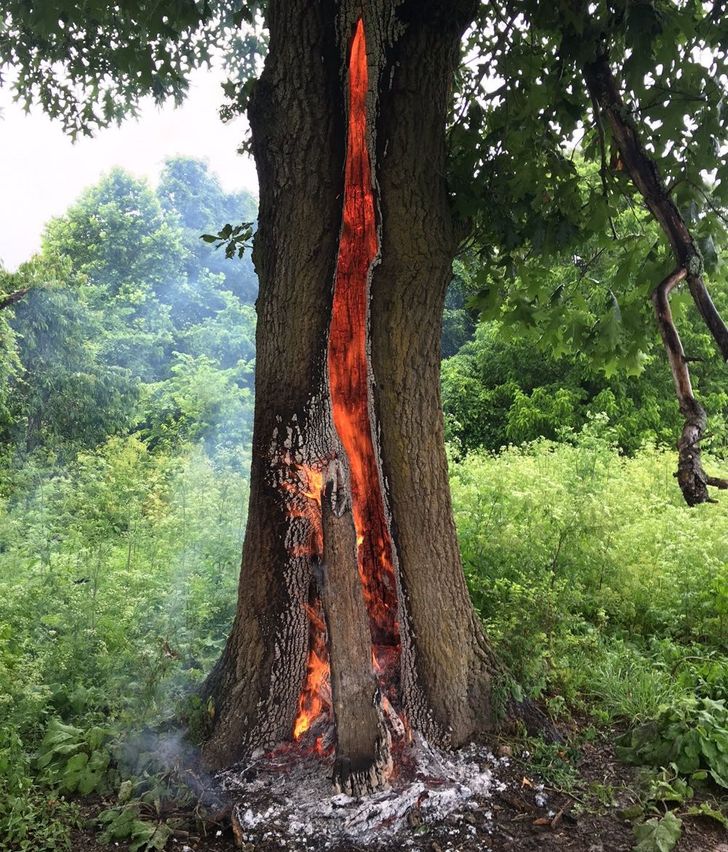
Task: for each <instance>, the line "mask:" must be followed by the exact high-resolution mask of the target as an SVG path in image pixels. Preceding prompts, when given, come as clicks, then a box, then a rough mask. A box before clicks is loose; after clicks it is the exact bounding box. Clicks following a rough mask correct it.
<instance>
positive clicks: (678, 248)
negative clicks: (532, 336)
mask: <svg viewBox="0 0 728 852" xmlns="http://www.w3.org/2000/svg"><path fill="white" fill-rule="evenodd" d="M584 79H585V81H586V85H587V89H588V90H589V94H590V96H591V98H592V103H593V104H594V109H595V113H596V115H595V119H596V120H597V121H598V122H600V121H601V118H600V116H599V114H598V113H599V112H600V111H601V113H602V115H604V116H605V117H606V119H607V122H608V125H609V129H610V132H611V135H612V140H613V142H614V144H615V146H616V148H617V150H618V151H619V154H620V157H621V159H622V162H623V163H624V166H625V168H626V170H627V172H628V174H629V176H630V178H631V180H632V182H633V183H634V185H635V186H636V187H637V189H638V190H639V192H640V194H641V195H642V197H643V199H644V201H645V204H646V205H647V208H648V209H649V210H650V212H651V213H652V215H653V216H654V217H655V219H656V220H657V222H658V224H659V225H660V227H661V228H662V230H663V232H664V234H665V236H666V237H667V239H668V241H669V243H670V247H671V248H672V251H673V254H674V256H675V260H676V263H677V271H676V272H675V273H673V275H671V276H669V277H668V279H666V281H664V282H662V283H661V284H660V285H658V286H657V287H656V288H655V290H654V292H653V294H652V301H653V304H654V306H655V311H656V318H657V322H658V327H659V329H660V334H661V336H662V339H663V343H664V345H665V349H666V351H667V355H668V360H669V362H670V368H671V370H672V375H673V380H674V382H675V389H676V392H677V398H678V403H679V405H680V412H681V413H682V415H683V417H684V418H685V426H684V428H683V432H682V435H681V438H680V440H679V442H678V453H679V462H678V471H677V474H676V476H677V479H678V483H679V485H680V488H681V491H682V494H683V497H684V498H685V502H686V503H687V504H688V505H689V506H694V505H697V504H699V503H705V502H707V501H709V500H710V494H709V492H708V486H709V485H713V486H716V487H718V488H723V487H725V485H724V484H723V483H725V480H722V479H718V478H716V477H710V476H707V474H706V473H705V472H704V471H703V468H702V463H701V459H700V441H701V440H702V438H703V436H704V433H705V427H706V420H707V418H706V414H705V410H704V409H703V407H702V406H701V405H700V403H699V402H698V401H697V400H696V399H695V397H694V395H693V392H692V387H691V386H690V377H689V372H688V367H687V360H686V358H685V354H684V352H683V351H682V345H681V344H680V338H679V336H678V334H677V330H676V329H675V326H674V323H673V322H672V316H671V314H670V307H669V301H668V296H669V293H670V291H671V290H672V289H673V288H674V287H675V286H676V285H677V284H678V283H679V282H680V281H682V280H686V281H687V284H688V288H689V290H690V294H691V295H692V297H693V301H694V302H695V306H696V307H697V309H698V312H699V313H700V316H701V317H702V319H703V322H704V323H705V325H706V326H707V328H708V330H709V331H710V333H711V335H712V336H713V339H714V340H715V343H716V345H717V346H718V349H719V350H720V353H721V355H722V357H723V360H724V361H728V327H726V325H725V323H724V322H723V319H722V318H721V316H720V314H719V313H718V310H717V309H716V307H715V305H714V304H713V300H712V299H711V297H710V293H709V292H708V288H707V287H706V285H705V281H704V280H703V259H702V256H701V254H700V250H699V249H698V246H697V245H696V243H695V240H694V239H693V236H692V234H691V233H690V229H689V228H688V226H687V223H686V222H685V219H684V218H683V216H682V214H681V213H680V211H679V209H678V208H677V205H676V204H675V202H674V201H673V200H672V198H671V197H670V193H669V192H668V190H667V187H666V186H665V183H664V181H663V180H662V178H661V176H660V173H659V170H658V168H657V164H656V163H655V161H654V159H653V158H652V157H651V156H650V154H649V153H648V152H647V151H646V150H645V147H644V145H643V144H642V140H641V138H640V135H639V132H638V130H637V127H636V126H635V124H634V121H633V120H632V118H631V116H630V113H629V110H628V108H627V106H626V105H625V103H624V101H623V100H622V96H621V94H620V92H619V88H618V86H617V81H616V80H615V78H614V75H613V73H612V69H611V67H610V64H609V56H608V54H607V53H605V52H601V53H600V54H599V55H598V56H597V57H596V59H595V60H594V62H591V63H588V64H587V65H586V66H585V67H584ZM668 282H670V283H669V286H668Z"/></svg>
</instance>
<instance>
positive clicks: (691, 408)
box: [652, 267, 728, 506]
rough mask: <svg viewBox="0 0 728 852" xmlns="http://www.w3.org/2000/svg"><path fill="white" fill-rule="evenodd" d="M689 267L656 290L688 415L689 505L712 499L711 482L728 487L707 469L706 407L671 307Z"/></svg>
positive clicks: (684, 443) (680, 472) (681, 473)
mask: <svg viewBox="0 0 728 852" xmlns="http://www.w3.org/2000/svg"><path fill="white" fill-rule="evenodd" d="M687 275H688V272H687V269H685V267H680V268H679V269H676V270H675V271H674V272H672V273H670V275H668V276H667V278H665V280H664V281H662V282H661V283H660V284H658V285H657V287H655V289H654V290H653V292H652V304H653V305H654V308H655V317H656V318H657V325H658V327H659V329H660V335H661V336H662V342H663V343H664V344H665V350H666V352H667V358H668V361H669V362H670V369H671V371H672V378H673V382H674V383H675V392H676V394H677V400H678V403H679V405H680V413H681V414H682V415H683V417H684V418H685V425H684V426H683V430H682V434H681V435H680V440H679V441H678V445H677V449H678V467H677V473H676V476H677V481H678V483H679V485H680V490H681V491H682V493H683V497H684V498H685V502H686V503H687V504H688V505H689V506H695V505H697V504H698V503H707V502H711V497H710V495H709V493H708V486H709V485H712V486H713V487H714V488H728V480H725V479H720V478H718V477H715V476H708V475H707V474H706V473H705V471H704V470H703V465H702V461H701V458H700V455H701V451H700V441H701V440H702V439H703V438H704V437H705V426H706V421H707V418H706V415H705V409H704V408H703V407H702V405H700V403H699V402H698V401H697V400H696V399H695V396H694V395H693V388H692V384H691V382H690V371H689V369H688V360H689V359H688V358H686V356H685V352H684V350H683V346H682V341H681V340H680V335H679V334H678V331H677V328H676V327H675V322H674V320H673V318H672V311H671V310H670V293H672V291H673V290H674V289H675V287H677V285H678V284H679V283H680V282H681V281H684V280H685V279H686V278H687Z"/></svg>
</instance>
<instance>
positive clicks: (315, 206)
mask: <svg viewBox="0 0 728 852" xmlns="http://www.w3.org/2000/svg"><path fill="white" fill-rule="evenodd" d="M475 7H476V4H475V3H474V2H472V0H468V2H463V1H462V0H459V2H456V3H454V4H452V3H450V4H445V3H444V2H432V0H425V2H415V0H406V2H403V3H400V4H394V3H392V2H391V0H366V2H363V3H360V2H354V0H341V2H338V3H335V2H333V0H315V1H314V0H287V2H286V0H270V2H269V4H268V24H269V30H270V45H269V54H268V57H267V59H266V63H265V69H264V71H263V74H262V76H261V78H260V80H259V81H258V83H257V86H256V89H255V92H254V95H253V98H252V102H251V107H250V123H251V129H252V134H253V150H254V153H255V157H256V162H257V166H258V172H259V179H260V215H259V228H258V232H257V235H256V241H255V249H254V260H255V264H256V268H257V271H258V275H259V278H260V295H259V298H258V305H257V309H258V328H257V360H256V405H255V421H254V434H253V463H252V471H251V489H250V511H249V519H248V526H247V530H246V537H245V544H244V549H243V565H242V571H241V578H240V587H239V597H238V608H237V614H236V618H235V622H234V624H233V628H232V631H231V633H230V636H229V639H228V642H227V646H226V649H225V651H224V654H223V656H222V657H221V659H220V661H219V662H218V664H217V666H216V667H215V669H214V670H213V672H212V673H211V675H210V677H209V679H208V681H207V683H206V685H205V687H204V691H203V692H204V696H205V698H207V699H209V701H210V704H211V706H212V707H213V710H214V717H213V720H212V727H211V731H210V734H209V737H208V739H207V741H206V743H205V745H204V750H203V753H204V755H205V757H206V760H207V762H208V763H209V764H210V765H211V766H213V767H220V766H224V765H230V764H231V763H233V762H234V761H235V760H237V759H239V758H241V757H243V756H244V755H245V754H246V753H248V752H250V751H252V750H254V749H256V748H259V747H263V748H271V747H273V746H275V745H276V744H277V743H279V742H281V741H284V740H288V739H290V738H291V735H292V730H293V725H294V719H296V714H297V708H298V707H299V699H300V696H301V695H302V691H303V690H305V689H306V688H308V685H309V683H310V672H311V666H310V665H309V666H308V667H307V660H309V662H310V661H311V656H310V655H311V653H312V648H313V646H312V637H313V638H314V639H315V637H316V631H315V625H314V628H311V629H309V628H310V626H311V625H313V624H314V621H315V620H312V621H311V623H309V615H308V613H310V612H311V611H312V604H315V605H316V607H318V608H320V609H321V610H322V611H323V614H324V617H325V620H326V622H327V626H328V630H327V631H326V632H327V635H326V637H325V642H326V645H327V650H328V657H329V660H330V669H331V684H332V697H333V717H334V723H335V726H336V741H337V761H336V765H335V777H336V781H337V782H338V783H339V785H340V786H341V787H342V788H344V789H347V790H349V791H353V792H355V793H358V792H365V791H366V790H368V789H373V788H374V787H376V786H377V785H379V784H381V783H383V781H384V778H385V776H386V768H387V759H388V748H387V733H386V731H385V730H384V728H383V716H384V715H385V714H383V712H382V710H381V709H380V707H379V703H378V694H381V700H382V701H384V702H385V705H386V709H387V714H386V715H390V716H391V715H392V714H393V713H394V711H393V710H392V709H391V706H390V704H391V705H392V706H394V708H395V710H396V711H397V712H398V713H400V714H401V716H402V717H403V719H404V722H406V723H407V724H408V725H409V726H410V727H411V728H414V729H417V730H419V731H420V732H421V733H423V734H424V735H426V736H427V737H429V738H430V739H432V740H434V741H437V742H440V743H444V744H454V745H458V744H460V743H462V742H464V741H465V740H466V739H468V738H470V737H472V736H474V735H475V734H477V733H478V732H480V731H483V730H486V729H489V728H491V727H492V726H493V723H494V718H493V708H492V702H491V697H490V696H491V676H492V674H493V672H494V671H495V670H496V664H495V662H494V660H493V658H492V655H491V653H490V651H489V648H488V645H487V642H486V640H485V637H484V635H483V632H482V629H481V627H480V624H479V621H478V618H477V616H476V614H475V612H474V610H473V608H472V605H471V603H470V600H469V597H468V592H467V588H466V585H465V579H464V576H463V572H462V568H461V564H460V558H459V552H458V546H457V539H456V535H455V526H454V522H453V517H452V508H451V504H450V496H449V487H448V478H447V462H446V457H445V449H444V437H443V435H444V429H443V420H442V412H441V407H440V396H439V360H440V359H439V355H440V352H439V341H440V325H441V317H442V309H443V304H444V297H445V291H446V287H447V284H448V282H449V279H450V274H451V263H452V258H453V254H454V250H455V248H456V246H455V239H454V237H453V228H452V223H451V221H450V212H449V206H448V198H447V190H446V186H445V181H444V177H443V174H444V163H445V120H446V114H447V107H448V98H449V92H450V86H451V83H452V75H453V73H454V70H455V68H456V64H457V59H458V52H459V46H460V39H461V35H462V32H463V30H464V28H465V26H466V25H467V23H468V21H469V19H470V16H471V15H472V14H474V11H475ZM360 18H361V19H362V21H363V24H362V26H363V30H364V32H365V33H366V66H367V75H366V79H367V81H368V82H367V83H366V85H367V88H366V92H365V106H366V124H365V127H364V128H361V127H359V130H357V131H355V130H353V129H352V125H351V119H352V105H353V104H354V97H355V95H354V92H353V90H352V89H351V88H347V86H348V83H349V82H350V78H351V74H352V69H351V68H350V67H348V66H347V62H348V61H349V52H350V49H351V45H352V38H353V36H354V34H355V32H356V30H357V28H358V27H359V26H360V25H359V24H358V23H357V22H358V21H359V19H360ZM347 117H348V119H349V121H350V123H349V126H348V142H349V145H348V148H347ZM357 120H358V119H357ZM360 131H361V132H362V133H363V134H364V135H363V137H362V138H363V139H364V140H365V143H364V144H366V147H367V152H366V156H365V158H364V160H361V162H360V165H361V164H363V165H362V167H361V168H360V167H359V166H357V168H356V169H352V168H351V164H352V160H351V156H352V146H351V140H352V134H353V133H354V132H357V133H358V132H360ZM359 153H360V154H361V151H360V152H359ZM367 159H368V167H367V162H366V160H367ZM345 166H346V168H345ZM354 179H356V180H358V181H360V182H361V186H360V187H359V188H358V189H356V192H355V193H354V195H356V199H359V200H356V199H354V200H352V198H353V195H352V189H351V186H350V181H351V180H354ZM362 191H363V192H369V193H370V194H371V195H372V197H373V198H374V200H375V204H376V208H375V210H374V221H375V227H376V231H375V233H374V234H373V235H372V234H370V232H369V230H368V225H367V224H366V223H367V222H368V221H370V219H369V218H367V217H369V216H370V215H371V214H370V213H368V212H367V210H368V208H367V204H368V202H366V199H365V202H366V203H361V199H360V195H357V193H360V192H362ZM342 203H343V205H344V211H342ZM352 210H354V213H353V214H352ZM352 215H353V217H354V218H353V219H352V218H351V216H352ZM342 217H343V218H342ZM342 222H343V225H342ZM357 238H358V239H362V240H364V239H365V240H373V242H370V247H371V248H372V249H373V253H372V252H369V253H367V254H366V259H365V261H362V260H361V257H359V259H357V257H354V258H353V260H352V258H351V256H350V255H349V254H347V251H348V250H347V251H345V250H344V249H343V248H342V246H345V245H347V244H349V245H350V241H351V240H352V239H357ZM347 241H349V243H347ZM372 257H373V258H374V259H373V261H372V260H371V258H372ZM362 262H364V264H365V265H364V266H363V275H362V267H361V263H362ZM347 263H348V264H349V266H346V264H347ZM346 269H351V270H353V272H351V274H350V273H349V272H345V270H346ZM354 279H357V280H359V279H361V281H363V285H362V286H363V287H364V288H365V289H364V290H363V291H361V293H362V296H361V298H359V297H357V298H353V299H351V300H345V305H344V307H338V308H335V304H336V303H337V302H336V300H339V299H340V297H341V295H342V292H343V291H342V290H341V288H349V287H352V286H354V284H353V283H352V281H354ZM361 281H360V283H361ZM357 286H359V285H357ZM355 295H356V294H354V296H355ZM334 310H336V311H337V312H339V314H338V315H339V320H337V321H336V323H334V321H333V319H332V313H333V311H334ZM342 310H343V311H344V312H345V313H346V312H349V313H350V314H351V323H352V329H350V330H355V329H356V328H358V327H359V326H357V325H356V324H357V323H363V325H362V326H361V328H363V329H364V331H363V336H359V335H357V334H354V333H353V331H352V334H351V335H349V334H348V331H347V328H346V326H343V327H342V326H341V324H340V318H341V311H342ZM362 311H363V313H362ZM354 348H356V349H357V351H359V352H360V353H361V357H362V358H364V359H365V361H364V368H363V373H362V364H361V361H359V362H356V361H352V367H351V369H350V370H349V369H348V368H347V370H346V371H344V372H345V373H346V375H354V374H356V375H358V376H359V378H357V379H356V380H354V379H351V380H349V379H347V380H345V381H342V380H341V377H340V376H337V375H336V372H337V370H336V367H337V364H338V363H339V362H340V361H341V360H342V359H348V358H349V357H350V354H351V352H352V351H353V349H354ZM360 374H361V375H360ZM362 375H363V378H362V377H361V376H362ZM362 394H363V396H362ZM342 395H343V402H342ZM355 397H358V401H356V400H355V399H354V398H355ZM342 412H343V413H342ZM352 424H354V425H352ZM362 424H364V428H363V429H362ZM356 430H359V431H356ZM352 435H353V437H352ZM363 459H364V461H363ZM332 470H334V471H337V473H336V476H335V477H333V479H332V474H331V471H332ZM327 479H328V481H329V485H328V489H327V492H326V493H325V494H324V496H323V498H322V497H321V495H320V488H321V485H322V482H323V481H325V480H327ZM335 483H336V484H335ZM362 483H363V484H362ZM334 491H335V492H336V495H335V497H332V492H334ZM355 525H356V529H355ZM357 539H358V541H357ZM357 548H358V550H357ZM357 553H358V568H359V570H358V572H357ZM367 561H369V562H371V563H373V564H374V563H376V564H377V565H379V568H378V569H377V570H376V571H374V574H373V575H372V574H371V573H368V572H367V571H366V570H363V569H362V563H366V562H367ZM382 566H384V567H382ZM380 569H381V570H380ZM372 577H373V579H372ZM373 598H377V599H378V600H376V601H374V602H373V601H372V599H373ZM372 657H374V658H375V663H376V665H375V672H374V673H373V672H372ZM387 665H389V666H390V667H391V666H394V667H395V668H396V671H395V672H392V671H390V672H388V673H387V675H386V677H385V676H383V674H382V672H381V668H382V666H387ZM307 668H308V674H307ZM377 680H378V681H379V689H377Z"/></svg>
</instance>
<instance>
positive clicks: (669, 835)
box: [634, 811, 682, 852]
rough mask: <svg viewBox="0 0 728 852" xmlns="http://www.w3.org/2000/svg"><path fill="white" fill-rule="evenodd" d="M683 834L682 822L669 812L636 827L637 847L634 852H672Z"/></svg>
mask: <svg viewBox="0 0 728 852" xmlns="http://www.w3.org/2000/svg"><path fill="white" fill-rule="evenodd" d="M681 834H682V820H681V819H679V818H678V817H676V816H675V814H674V813H673V812H672V811H668V812H667V813H666V814H665V816H663V817H661V818H658V817H653V818H652V819H648V820H646V821H645V822H643V823H640V824H639V825H637V826H635V837H636V838H637V845H636V846H635V847H634V852H671V850H672V849H674V848H675V846H676V845H677V842H678V840H679V839H680V836H681Z"/></svg>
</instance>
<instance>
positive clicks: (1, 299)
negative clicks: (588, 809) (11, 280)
mask: <svg viewBox="0 0 728 852" xmlns="http://www.w3.org/2000/svg"><path fill="white" fill-rule="evenodd" d="M29 292H30V287H23V288H22V289H21V290H16V291H15V292H14V293H8V295H7V296H0V311H2V310H4V309H5V308H9V307H10V306H11V305H14V304H15V303H16V302H19V301H20V300H21V299H22V298H23V296H25V295H27V294H28V293H29Z"/></svg>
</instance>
